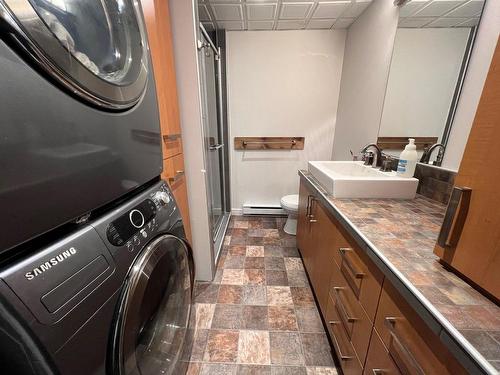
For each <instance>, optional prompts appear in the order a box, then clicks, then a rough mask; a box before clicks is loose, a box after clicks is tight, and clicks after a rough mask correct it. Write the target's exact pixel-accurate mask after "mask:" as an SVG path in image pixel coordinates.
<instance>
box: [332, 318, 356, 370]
mask: <svg viewBox="0 0 500 375" xmlns="http://www.w3.org/2000/svg"><path fill="white" fill-rule="evenodd" d="M328 323H329V324H330V325H332V326H334V325H336V324H342V323H341V322H337V321H335V320H330V321H329V322H328ZM332 338H333V343H334V345H335V347H336V348H337V350H338V351H339V357H340V360H341V361H349V360H350V359H353V358H354V357H353V356H349V355H345V354H343V353H342V349H341V347H340V345H339V342H338V340H337V336H335V333H334V334H333V335H332Z"/></svg>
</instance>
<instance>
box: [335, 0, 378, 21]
mask: <svg viewBox="0 0 500 375" xmlns="http://www.w3.org/2000/svg"><path fill="white" fill-rule="evenodd" d="M371 3H372V0H356V2H355V3H353V4H352V5H351V7H350V8H349V9H347V11H346V12H345V13H344V14H342V17H353V18H356V17H359V16H360V15H361V13H363V12H364V11H365V9H366V8H368V6H369V5H370V4H371Z"/></svg>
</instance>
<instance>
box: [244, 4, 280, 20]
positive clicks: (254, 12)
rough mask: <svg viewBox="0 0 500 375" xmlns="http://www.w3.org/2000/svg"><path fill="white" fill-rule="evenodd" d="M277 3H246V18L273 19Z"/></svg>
mask: <svg viewBox="0 0 500 375" xmlns="http://www.w3.org/2000/svg"><path fill="white" fill-rule="evenodd" d="M276 6H277V4H264V3H260V4H247V17H248V20H252V21H261V20H274V15H275V13H276Z"/></svg>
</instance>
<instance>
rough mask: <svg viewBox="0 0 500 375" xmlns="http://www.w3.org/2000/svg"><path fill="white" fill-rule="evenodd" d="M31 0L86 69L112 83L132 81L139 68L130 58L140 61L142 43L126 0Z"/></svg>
mask: <svg viewBox="0 0 500 375" xmlns="http://www.w3.org/2000/svg"><path fill="white" fill-rule="evenodd" d="M30 1H31V3H32V4H33V6H34V8H35V10H36V12H37V13H38V15H39V16H40V17H41V18H42V20H43V21H44V22H45V24H46V25H47V27H48V28H49V29H50V30H51V31H52V33H53V34H54V36H55V37H56V38H57V39H58V40H59V42H60V43H61V44H62V45H63V46H64V48H65V49H66V50H67V51H68V52H69V53H71V54H72V55H73V56H74V57H75V58H76V59H77V60H78V61H79V62H80V63H81V64H82V65H84V66H85V67H86V68H87V69H88V70H90V71H91V72H92V73H94V74H95V75H97V76H99V77H100V78H102V79H104V80H106V81H108V82H111V83H114V84H119V85H123V84H130V83H131V82H130V80H131V78H132V77H133V76H136V75H137V71H138V67H137V66H135V65H134V63H133V62H134V61H139V62H140V59H141V56H142V46H141V35H140V31H139V25H138V23H137V17H136V15H135V11H134V7H133V6H132V5H131V4H130V3H129V1H128V0H116V1H109V0H108V1H106V0H104V1H82V0H30ZM134 72H135V74H131V73H134ZM131 76H132V77H131ZM135 78H136V77H135ZM132 79H133V78H132Z"/></svg>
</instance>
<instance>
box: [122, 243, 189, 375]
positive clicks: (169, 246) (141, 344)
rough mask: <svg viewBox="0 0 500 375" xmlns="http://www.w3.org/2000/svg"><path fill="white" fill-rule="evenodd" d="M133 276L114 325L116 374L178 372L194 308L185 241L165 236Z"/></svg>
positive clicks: (137, 264) (141, 257) (143, 256)
mask: <svg viewBox="0 0 500 375" xmlns="http://www.w3.org/2000/svg"><path fill="white" fill-rule="evenodd" d="M129 272H130V273H129V276H128V278H127V280H126V285H125V288H124V290H123V293H122V297H121V302H120V304H119V310H118V317H117V324H116V326H115V335H114V348H113V370H114V373H115V374H120V375H129V374H134V375H136V374H141V375H149V374H151V375H153V374H155V375H157V374H174V373H177V372H178V371H179V370H178V368H179V367H180V357H181V355H182V353H183V350H184V349H185V348H184V342H185V338H186V334H187V329H188V323H189V314H190V309H191V292H192V280H193V275H192V258H191V255H190V249H189V248H188V247H187V245H186V243H185V242H184V241H183V240H181V239H179V238H177V237H175V236H172V235H163V236H161V237H159V238H157V239H155V240H154V241H152V242H151V244H150V245H149V246H148V247H147V248H146V249H145V250H144V251H143V252H142V253H141V254H140V255H139V257H138V258H137V259H136V261H135V263H134V264H133V266H132V267H131V269H130V271H129Z"/></svg>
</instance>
